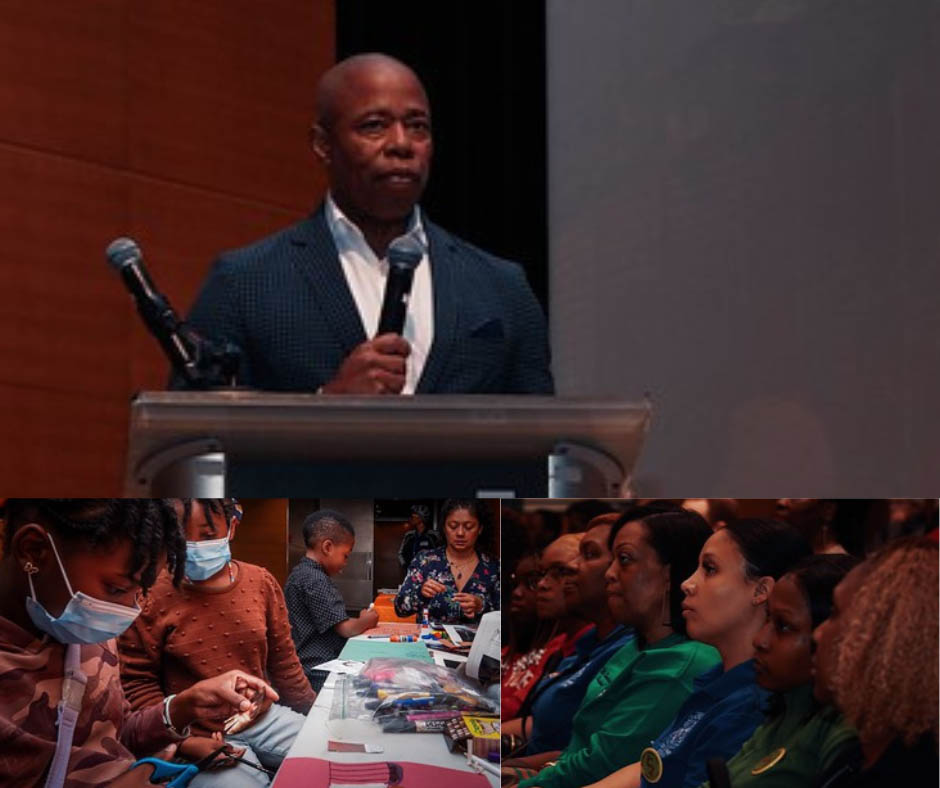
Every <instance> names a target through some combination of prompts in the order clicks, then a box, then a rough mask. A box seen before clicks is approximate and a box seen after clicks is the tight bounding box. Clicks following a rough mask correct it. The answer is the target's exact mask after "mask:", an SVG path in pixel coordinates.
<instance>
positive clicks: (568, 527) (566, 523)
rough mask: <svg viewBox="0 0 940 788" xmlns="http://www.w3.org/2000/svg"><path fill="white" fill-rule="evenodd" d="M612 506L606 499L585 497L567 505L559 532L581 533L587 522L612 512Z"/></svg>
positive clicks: (586, 527)
mask: <svg viewBox="0 0 940 788" xmlns="http://www.w3.org/2000/svg"><path fill="white" fill-rule="evenodd" d="M614 511H615V510H614V507H613V506H611V505H610V503H609V502H608V501H599V500H597V499H596V498H585V499H583V500H581V501H575V502H574V503H571V504H569V505H568V508H567V509H565V513H564V514H563V515H562V526H561V532H562V533H564V534H582V533H584V532H585V531H586V530H587V529H588V527H589V524H590V523H591V522H592V521H594V520H595V519H596V518H598V517H600V516H601V515H605V514H613V513H614Z"/></svg>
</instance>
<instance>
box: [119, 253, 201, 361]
mask: <svg viewBox="0 0 940 788" xmlns="http://www.w3.org/2000/svg"><path fill="white" fill-rule="evenodd" d="M105 256H106V257H107V258H108V264H109V265H110V266H111V267H112V268H113V269H114V270H115V271H117V272H118V273H119V274H120V275H121V279H123V280H124V286H125V287H126V288H127V289H128V291H129V292H130V294H131V295H132V296H133V297H134V301H135V302H136V303H137V311H138V312H140V316H141V317H142V318H143V319H144V323H146V324H147V328H148V329H150V333H152V334H153V335H154V336H155V337H156V338H157V341H158V342H159V343H160V346H161V347H162V348H163V352H164V353H166V355H167V357H168V358H169V359H170V362H171V363H172V364H173V367H174V368H175V369H177V371H179V372H180V373H181V374H182V375H183V376H184V377H186V378H187V379H190V378H191V377H192V376H193V375H194V374H195V366H196V354H195V350H194V348H193V347H192V345H191V344H190V343H189V342H188V341H187V338H186V337H184V335H183V333H182V331H181V321H180V319H179V317H177V315H176V312H174V311H173V307H171V306H170V303H169V301H167V299H166V296H164V295H163V294H162V293H160V292H158V291H157V288H156V287H154V284H153V281H152V280H151V279H150V276H149V275H148V274H147V269H146V268H144V260H143V255H142V254H141V251H140V247H139V246H138V245H137V242H136V241H134V240H133V239H131V238H117V239H115V240H114V241H112V242H111V243H110V244H109V245H108V248H107V250H106V251H105Z"/></svg>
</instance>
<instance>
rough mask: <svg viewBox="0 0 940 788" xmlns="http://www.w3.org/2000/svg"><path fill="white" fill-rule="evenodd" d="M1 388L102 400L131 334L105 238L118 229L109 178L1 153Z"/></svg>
mask: <svg viewBox="0 0 940 788" xmlns="http://www.w3.org/2000/svg"><path fill="white" fill-rule="evenodd" d="M0 194H3V195H7V196H6V197H5V198H4V199H2V200H0V292H3V294H4V296H3V301H4V308H3V309H2V310H0V381H2V382H4V383H10V384H14V385H16V386H33V387H46V388H54V389H60V390H68V391H80V392H98V393H101V394H108V393H110V394H111V395H114V394H117V393H119V392H121V391H123V390H124V389H125V388H126V386H127V374H128V373H127V363H126V355H127V336H128V333H129V329H130V326H131V321H130V319H129V317H130V316H129V315H127V314H126V313H125V310H124V299H123V297H122V293H121V291H120V288H119V287H117V286H116V284H117V283H116V282H115V280H114V275H113V274H112V273H110V272H109V271H108V269H107V267H106V265H105V263H104V244H103V241H104V239H106V238H108V237H109V235H111V234H113V233H114V231H115V229H116V228H117V227H119V226H120V221H121V217H122V216H123V215H124V213H125V210H126V202H127V196H126V187H125V184H124V182H123V180H122V178H121V176H120V174H119V173H118V172H116V171H115V170H112V169H109V168H104V167H100V166H98V165H93V164H87V163H85V162H83V161H77V160H75V159H68V158H65V157H62V156H58V155H51V154H46V153H40V152H35V151H31V150H25V149H23V148H19V149H17V148H11V147H7V146H0Z"/></svg>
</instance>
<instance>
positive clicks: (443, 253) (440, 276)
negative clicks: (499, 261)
mask: <svg viewBox="0 0 940 788" xmlns="http://www.w3.org/2000/svg"><path fill="white" fill-rule="evenodd" d="M425 231H426V232H427V235H428V260H429V261H430V263H431V288H432V290H433V293H434V296H433V297H434V340H433V341H432V342H431V350H430V351H429V352H428V357H427V360H426V361H425V362H424V370H423V371H422V373H421V379H420V380H419V381H418V386H417V388H416V389H415V392H416V393H418V394H428V393H431V392H433V391H438V390H439V386H438V384H439V382H440V380H441V377H442V374H443V372H444V369H445V367H446V365H447V359H448V358H449V357H450V355H451V353H452V351H453V348H454V343H455V342H456V340H457V313H458V311H459V308H460V303H459V299H458V293H457V282H459V281H460V274H461V268H462V266H463V264H464V262H463V259H462V258H461V256H460V255H459V254H458V252H457V245H456V244H455V243H454V242H453V240H451V238H450V237H449V236H448V235H447V234H446V233H445V232H443V231H442V230H441V229H440V228H438V227H437V226H436V225H434V224H431V222H429V221H427V219H426V218H425Z"/></svg>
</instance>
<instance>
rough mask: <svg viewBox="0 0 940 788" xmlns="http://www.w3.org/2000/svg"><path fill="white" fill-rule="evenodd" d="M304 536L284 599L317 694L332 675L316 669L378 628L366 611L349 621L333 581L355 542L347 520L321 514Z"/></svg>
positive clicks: (376, 619) (374, 616) (314, 517)
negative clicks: (304, 550)
mask: <svg viewBox="0 0 940 788" xmlns="http://www.w3.org/2000/svg"><path fill="white" fill-rule="evenodd" d="M303 537H304V544H305V545H306V546H307V554H306V555H305V556H304V557H303V558H301V559H300V563H298V564H297V566H295V567H294V568H293V569H292V570H291V573H290V575H289V576H288V578H287V582H286V583H285V584H284V599H285V600H286V602H287V613H288V615H289V616H290V629H291V635H292V636H293V638H294V645H295V646H296V647H297V656H298V657H300V664H301V665H302V666H303V669H304V672H305V673H306V675H307V679H308V680H309V681H310V686H311V687H313V689H315V690H317V691H319V690H320V688H321V687H322V686H323V682H324V681H326V678H327V676H329V675H330V674H329V673H328V672H327V671H323V670H314V669H313V667H314V666H315V665H320V664H322V663H323V662H329V661H330V660H331V659H335V658H336V657H338V656H339V653H340V652H341V651H342V650H343V646H345V645H346V640H347V639H348V638H351V637H353V636H354V635H359V634H362V633H363V632H365V631H366V630H367V629H371V628H372V627H374V626H375V625H376V624H378V622H379V614H378V613H376V612H375V610H363V611H361V612H360V613H359V617H358V618H350V617H349V616H348V615H347V614H346V603H345V602H344V601H343V595H342V594H341V593H340V591H339V589H338V588H337V587H336V586H335V585H334V584H333V581H332V580H330V578H331V577H332V576H333V575H336V574H338V573H340V572H342V571H343V568H344V567H345V566H346V561H347V560H348V559H349V554H350V553H351V552H352V549H353V547H354V546H355V543H356V532H355V531H354V530H353V527H352V525H351V524H350V522H349V520H347V519H346V518H345V517H343V515H341V514H340V513H339V512H334V511H332V510H330V509H321V510H320V511H317V512H314V513H313V514H311V515H310V516H309V517H307V519H306V520H304V525H303Z"/></svg>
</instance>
